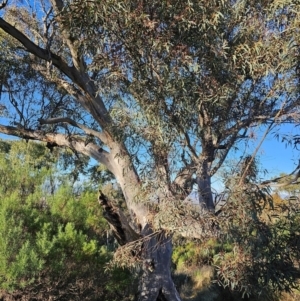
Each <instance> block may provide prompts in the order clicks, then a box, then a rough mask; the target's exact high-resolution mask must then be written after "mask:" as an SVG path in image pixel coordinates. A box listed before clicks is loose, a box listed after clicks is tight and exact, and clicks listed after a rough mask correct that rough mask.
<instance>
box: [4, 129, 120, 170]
mask: <svg viewBox="0 0 300 301" xmlns="http://www.w3.org/2000/svg"><path fill="white" fill-rule="evenodd" d="M0 132H1V133H3V134H7V135H11V136H16V137H20V138H24V139H29V140H37V141H43V142H48V143H50V144H53V145H57V146H62V147H68V148H71V149H73V150H75V151H77V152H79V153H81V154H84V155H86V156H89V157H91V158H94V159H95V160H96V161H98V162H100V163H102V164H103V165H105V166H106V167H107V168H108V170H109V171H110V172H112V173H113V174H115V173H116V169H115V167H114V165H113V162H112V160H113V158H112V156H111V154H110V153H108V152H106V151H105V150H103V149H102V148H99V146H98V145H96V144H94V143H88V144H86V143H85V141H84V140H82V139H80V138H78V137H72V136H68V135H64V134H55V133H44V132H42V131H34V130H27V129H23V128H17V127H12V126H4V125H0Z"/></svg>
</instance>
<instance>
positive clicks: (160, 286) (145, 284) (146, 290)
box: [138, 230, 181, 301]
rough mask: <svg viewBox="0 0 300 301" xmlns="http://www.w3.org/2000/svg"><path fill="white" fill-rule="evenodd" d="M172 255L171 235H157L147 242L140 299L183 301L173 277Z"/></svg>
mask: <svg viewBox="0 0 300 301" xmlns="http://www.w3.org/2000/svg"><path fill="white" fill-rule="evenodd" d="M147 232H149V230H148V231H147ZM171 256H172V241H171V238H170V237H166V236H164V235H156V236H154V237H152V238H151V239H149V240H148V241H147V242H145V244H144V248H143V274H142V277H141V279H140V284H139V291H140V297H139V299H138V300H139V301H181V299H180V296H179V294H178V292H177V290H176V288H175V285H174V282H173V280H172V277H171Z"/></svg>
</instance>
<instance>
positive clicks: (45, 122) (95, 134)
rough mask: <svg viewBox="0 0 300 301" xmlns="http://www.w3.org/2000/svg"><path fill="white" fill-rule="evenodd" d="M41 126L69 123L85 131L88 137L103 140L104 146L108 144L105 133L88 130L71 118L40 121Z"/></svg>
mask: <svg viewBox="0 0 300 301" xmlns="http://www.w3.org/2000/svg"><path fill="white" fill-rule="evenodd" d="M39 122H40V124H42V125H43V124H57V123H67V124H70V125H72V126H74V127H76V128H79V129H81V130H83V131H84V132H85V133H86V134H87V135H92V136H94V137H96V138H98V139H99V140H101V141H102V142H103V143H104V144H107V143H108V141H107V137H106V135H105V134H104V133H101V132H98V131H95V130H92V129H90V128H88V127H87V126H85V125H83V124H81V123H78V122H76V121H75V120H72V119H71V118H68V117H57V118H49V119H39Z"/></svg>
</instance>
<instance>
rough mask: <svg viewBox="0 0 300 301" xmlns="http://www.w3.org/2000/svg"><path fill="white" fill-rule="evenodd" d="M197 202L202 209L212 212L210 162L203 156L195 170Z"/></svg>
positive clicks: (213, 206)
mask: <svg viewBox="0 0 300 301" xmlns="http://www.w3.org/2000/svg"><path fill="white" fill-rule="evenodd" d="M196 181H197V185H198V191H199V203H200V206H202V207H203V208H204V209H207V210H209V211H212V212H214V210H215V204H214V201H213V196H212V191H211V176H210V162H209V160H208V159H207V158H204V159H203V160H202V162H201V164H200V166H199V168H198V171H197V179H196Z"/></svg>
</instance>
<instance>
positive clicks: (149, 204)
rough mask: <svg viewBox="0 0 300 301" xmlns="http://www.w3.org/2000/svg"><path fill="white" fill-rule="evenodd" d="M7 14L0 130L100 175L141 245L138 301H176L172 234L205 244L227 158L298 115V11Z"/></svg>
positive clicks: (254, 7) (28, 10)
mask: <svg viewBox="0 0 300 301" xmlns="http://www.w3.org/2000/svg"><path fill="white" fill-rule="evenodd" d="M1 7H2V17H1V18H0V28H1V29H2V32H1V57H2V60H3V61H4V60H5V61H8V65H7V64H6V65H5V66H9V67H7V68H6V69H5V70H3V69H2V70H1V87H2V91H4V92H5V93H2V94H3V98H2V104H1V106H2V107H3V108H4V109H5V111H6V112H7V114H6V116H7V118H8V120H9V121H10V122H11V124H10V125H7V123H4V124H3V125H1V126H0V132H2V133H5V134H9V135H15V136H19V137H23V138H25V139H34V140H40V141H46V142H47V143H48V145H49V146H59V147H68V148H71V149H72V150H74V151H75V152H78V153H82V154H84V155H86V156H88V157H91V158H93V159H95V160H96V161H98V162H99V163H101V164H103V165H104V166H106V168H107V169H108V170H109V171H110V172H111V173H112V174H113V175H114V177H115V179H116V181H117V182H118V184H119V185H120V188H121V190H122V192H123V195H124V200H125V204H126V208H127V210H128V213H129V214H125V213H124V212H123V211H122V208H123V209H124V206H123V207H122V208H116V207H114V206H113V205H112V204H111V202H110V200H109V199H108V198H107V197H106V196H105V195H103V194H102V193H100V196H99V200H100V203H101V204H102V205H103V207H104V209H105V214H106V217H107V219H108V220H109V221H110V223H111V225H112V227H113V229H114V231H115V233H116V235H117V237H118V240H119V242H120V243H121V244H124V245H125V247H126V246H129V245H131V246H135V248H136V249H137V248H138V247H140V251H137V250H135V251H134V250H132V248H131V251H130V252H129V253H130V254H131V255H132V254H133V255H134V256H135V257H134V258H135V259H134V260H133V261H141V262H142V266H143V271H144V275H143V277H142V278H141V284H140V285H141V286H140V289H141V292H140V300H156V299H157V298H160V299H163V300H180V296H179V294H178V293H177V291H176V289H175V287H174V285H173V282H172V279H171V274H170V269H169V265H170V258H171V253H172V247H171V235H172V233H174V232H179V233H180V234H182V235H185V236H188V237H194V238H199V237H202V236H203V235H204V234H205V233H208V232H210V231H209V230H210V229H211V223H210V222H207V220H205V217H206V218H207V219H208V220H212V219H213V217H212V216H213V213H214V207H215V206H214V202H213V197H212V189H211V177H212V176H213V175H214V174H215V173H216V172H217V171H218V169H219V168H220V166H222V164H223V163H224V162H225V160H226V158H227V156H228V153H229V152H230V150H231V149H232V148H233V147H234V146H236V144H237V143H239V142H240V141H241V140H245V139H249V138H251V136H252V135H253V132H254V129H255V128H256V127H258V126H260V125H262V124H267V125H268V127H271V125H273V124H277V123H280V122H292V121H293V120H294V119H295V118H296V117H297V115H298V111H299V102H300V101H299V94H297V93H298V92H297V84H298V73H297V60H298V56H299V53H298V51H299V50H298V45H299V31H298V29H297V28H299V11H300V8H299V4H298V2H297V1H296V0H295V1H291V0H282V1H275V0H259V1H250V0H249V1H247V0H245V1H227V0H225V1H194V0H192V1H173V0H168V1H167V0H166V1H165V0H164V1H154V0H153V1H135V0H134V1H132V0H131V1H127V0H123V1H119V0H118V1H116V0H109V1H96V0H95V1H67V0H66V1H63V0H49V1H40V2H39V1H29V2H28V3H27V4H25V3H23V2H18V1H16V2H13V1H12V3H9V1H8V0H5V1H4V2H3V3H2V6H1ZM3 66H4V64H3ZM2 68H3V67H2ZM193 183H194V184H196V185H197V187H198V192H199V193H198V197H199V206H200V207H201V210H202V217H201V218H198V219H195V218H193V216H188V215H186V216H184V217H183V218H182V217H181V216H180V215H178V214H175V213H176V208H175V205H174V204H176V203H177V201H180V200H182V199H185V198H186V196H188V195H189V193H190V191H191V186H192V185H193ZM241 183H243V181H241ZM174 208H175V209H174ZM173 209H174V210H175V211H174V210H173ZM174 212H175V213H174ZM204 228H206V231H204V230H203V229H204ZM128 243H129V245H128ZM125 249H126V248H123V249H122V250H125ZM129 249H130V248H129V247H128V250H129ZM125 253H126V252H125V251H124V253H122V252H119V256H120V257H122V254H123V255H124V254H125ZM128 260H129V259H128Z"/></svg>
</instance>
